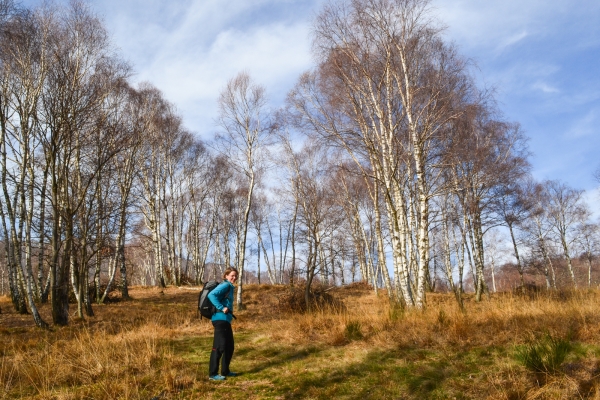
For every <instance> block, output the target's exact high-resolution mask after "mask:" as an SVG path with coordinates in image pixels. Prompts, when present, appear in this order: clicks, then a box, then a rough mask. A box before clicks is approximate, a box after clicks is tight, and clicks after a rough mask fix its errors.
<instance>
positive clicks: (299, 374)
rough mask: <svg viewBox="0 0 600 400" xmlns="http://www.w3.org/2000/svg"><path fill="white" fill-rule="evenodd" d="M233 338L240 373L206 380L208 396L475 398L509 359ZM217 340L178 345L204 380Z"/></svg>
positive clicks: (500, 354)
mask: <svg viewBox="0 0 600 400" xmlns="http://www.w3.org/2000/svg"><path fill="white" fill-rule="evenodd" d="M235 340H236V351H235V354H234V357H233V361H232V370H233V371H236V372H239V373H241V375H240V376H238V377H236V378H230V379H228V380H227V381H225V382H208V380H207V385H206V386H205V387H204V389H203V390H204V391H205V394H206V396H207V398H225V397H226V398H230V399H246V400H247V399H331V398H336V399H398V398H405V399H423V398H427V399H445V398H456V399H463V398H474V397H473V396H469V395H468V391H469V390H471V388H472V386H473V384H474V383H475V382H476V381H481V380H485V379H486V376H485V375H483V374H482V373H481V371H482V370H484V369H485V370H487V371H488V372H490V371H494V369H498V367H497V366H496V363H497V362H498V360H505V359H506V358H507V357H508V356H507V354H508V352H507V351H506V349H503V348H493V349H489V348H474V349H469V350H468V351H461V350H460V349H451V350H450V349H447V350H444V351H442V350H432V349H421V348H417V347H414V348H410V347H409V348H406V347H403V348H385V349H383V348H365V347H364V346H363V347H356V348H351V347H350V345H349V346H328V345H323V344H319V345H312V346H294V345H284V344H278V343H273V342H272V341H270V340H264V339H261V338H260V337H259V338H258V339H257V335H255V334H252V333H250V332H245V333H244V334H237V335H236V337H235ZM211 343H212V337H199V338H188V339H185V340H178V341H176V342H174V343H172V349H173V350H174V352H175V355H179V356H181V357H182V358H183V359H185V360H186V361H187V362H188V363H193V364H195V366H194V367H195V368H196V369H197V371H198V372H199V373H200V374H201V375H206V374H207V370H208V358H209V355H210V346H211ZM361 343H362V342H361ZM200 379H202V378H200ZM186 393H187V394H189V395H191V392H190V391H186V390H184V391H182V392H181V393H180V394H181V395H182V396H184V395H185V394H186ZM182 398H186V397H185V396H184V397H182Z"/></svg>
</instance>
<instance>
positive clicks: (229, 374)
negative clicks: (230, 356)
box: [225, 372, 239, 376]
mask: <svg viewBox="0 0 600 400" xmlns="http://www.w3.org/2000/svg"><path fill="white" fill-rule="evenodd" d="M238 375H239V374H238V373H237V372H230V373H228V374H227V375H225V376H238Z"/></svg>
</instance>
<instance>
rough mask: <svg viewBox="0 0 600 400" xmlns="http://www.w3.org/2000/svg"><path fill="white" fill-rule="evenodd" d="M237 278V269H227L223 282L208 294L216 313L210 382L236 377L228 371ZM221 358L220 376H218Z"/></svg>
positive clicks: (213, 318)
mask: <svg viewBox="0 0 600 400" xmlns="http://www.w3.org/2000/svg"><path fill="white" fill-rule="evenodd" d="M237 278H238V271H237V269H235V268H227V269H226V270H225V273H224V274H223V282H221V283H220V284H219V286H217V287H216V288H214V289H213V290H212V291H211V292H210V293H209V294H208V298H209V300H210V301H211V302H212V303H213V305H214V306H215V308H216V309H217V312H216V313H215V314H214V315H213V316H212V318H211V321H212V324H213V326H214V327H215V338H214V340H213V347H212V353H211V354H210V363H209V371H208V376H209V379H210V380H212V381H224V380H225V379H226V377H227V376H236V375H237V374H236V373H235V372H231V371H230V370H229V363H230V362H231V357H232V356H233V330H232V329H231V320H232V319H233V291H234V289H235V287H234V286H233V284H234V283H235V281H237ZM221 358H222V362H221V375H219V362H220V361H221Z"/></svg>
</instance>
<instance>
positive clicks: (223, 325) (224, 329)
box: [208, 321, 233, 376]
mask: <svg viewBox="0 0 600 400" xmlns="http://www.w3.org/2000/svg"><path fill="white" fill-rule="evenodd" d="M212 324H213V326H214V327H215V338H214V340H213V348H212V352H211V353H210V363H209V366H208V376H214V375H218V374H219V361H221V357H222V358H223V360H222V362H221V375H223V376H227V375H228V374H229V372H230V371H229V363H230V362H231V357H233V330H232V329H231V324H230V323H229V322H227V321H213V323H212Z"/></svg>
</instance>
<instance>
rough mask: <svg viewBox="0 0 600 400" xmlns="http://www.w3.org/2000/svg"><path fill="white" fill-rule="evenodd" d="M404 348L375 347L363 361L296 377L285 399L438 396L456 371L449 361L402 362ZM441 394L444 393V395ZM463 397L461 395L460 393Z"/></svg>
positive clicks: (325, 368)
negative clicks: (388, 349) (377, 348)
mask: <svg viewBox="0 0 600 400" xmlns="http://www.w3.org/2000/svg"><path fill="white" fill-rule="evenodd" d="M405 356H406V349H404V350H390V351H381V350H374V351H372V352H370V353H369V354H368V355H367V357H366V358H365V359H364V360H363V361H361V362H357V363H354V364H351V365H347V366H345V367H344V368H338V369H327V366H326V365H324V369H323V371H321V372H320V373H319V374H311V375H306V376H304V377H297V378H296V379H294V380H293V382H291V383H290V384H289V385H286V383H285V382H282V384H283V385H284V386H287V388H285V389H287V390H286V394H285V395H284V398H285V399H297V398H306V397H310V398H323V399H329V398H343V399H357V400H358V399H424V398H436V397H437V396H436V395H435V393H434V392H436V391H437V390H438V389H442V386H443V384H444V382H445V381H446V379H447V378H448V377H450V376H452V375H453V371H452V370H451V369H450V366H449V363H447V362H446V361H433V360H421V361H420V362H419V363H418V364H411V363H405V362H401V361H402V360H403V359H404V357H405ZM440 397H444V396H443V395H441V396H440ZM458 398H460V396H459V397H458Z"/></svg>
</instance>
